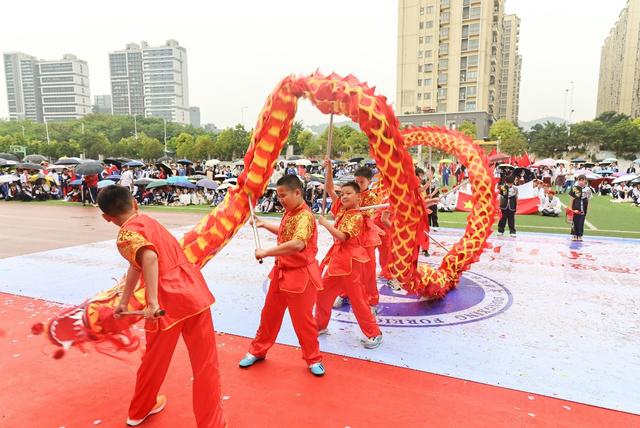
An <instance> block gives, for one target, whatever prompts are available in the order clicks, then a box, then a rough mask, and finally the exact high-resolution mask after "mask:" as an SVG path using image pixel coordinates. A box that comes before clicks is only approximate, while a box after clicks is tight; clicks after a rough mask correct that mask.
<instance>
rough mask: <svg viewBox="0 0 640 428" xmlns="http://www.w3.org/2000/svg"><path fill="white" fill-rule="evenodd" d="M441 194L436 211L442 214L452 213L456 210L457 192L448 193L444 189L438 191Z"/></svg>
mask: <svg viewBox="0 0 640 428" xmlns="http://www.w3.org/2000/svg"><path fill="white" fill-rule="evenodd" d="M440 191H441V192H442V194H443V195H442V197H441V198H440V202H438V211H444V212H453V211H455V210H456V196H457V194H458V192H457V191H454V192H449V191H448V190H447V188H446V187H443V188H442V189H440Z"/></svg>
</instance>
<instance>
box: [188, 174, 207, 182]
mask: <svg viewBox="0 0 640 428" xmlns="http://www.w3.org/2000/svg"><path fill="white" fill-rule="evenodd" d="M203 178H207V176H206V175H203V174H193V175H190V176H189V180H195V181H198V180H202V179H203Z"/></svg>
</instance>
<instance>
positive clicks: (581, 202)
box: [569, 175, 592, 241]
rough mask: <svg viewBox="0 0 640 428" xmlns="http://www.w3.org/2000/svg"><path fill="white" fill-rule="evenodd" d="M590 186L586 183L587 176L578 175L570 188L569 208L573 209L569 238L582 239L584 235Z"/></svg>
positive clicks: (573, 239)
mask: <svg viewBox="0 0 640 428" xmlns="http://www.w3.org/2000/svg"><path fill="white" fill-rule="evenodd" d="M591 196H592V193H591V188H590V187H589V186H588V185H587V177H586V176H584V175H579V176H578V177H577V178H576V184H575V185H574V186H573V187H572V188H571V191H570V192H569V197H570V198H571V201H570V202H569V208H570V209H571V210H572V211H573V223H572V226H571V240H572V241H582V235H584V221H585V219H586V217H587V207H588V206H589V199H590V198H591Z"/></svg>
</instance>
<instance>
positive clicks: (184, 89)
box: [109, 40, 190, 124]
mask: <svg viewBox="0 0 640 428" xmlns="http://www.w3.org/2000/svg"><path fill="white" fill-rule="evenodd" d="M109 63H110V70H111V94H112V100H113V101H112V102H113V114H125V115H134V114H143V115H144V116H145V117H161V118H163V119H166V120H168V121H172V122H177V123H184V124H189V123H190V115H189V84H188V70H187V51H186V49H185V48H184V47H182V46H180V45H179V44H178V42H177V41H175V40H168V41H167V42H166V44H165V45H164V46H157V47H151V46H149V44H148V43H147V42H141V44H140V45H137V44H135V43H131V44H129V45H127V48H126V50H123V51H116V52H112V53H110V54H109Z"/></svg>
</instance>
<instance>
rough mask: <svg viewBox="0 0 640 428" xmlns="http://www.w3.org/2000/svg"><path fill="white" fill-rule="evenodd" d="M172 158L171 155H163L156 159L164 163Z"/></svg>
mask: <svg viewBox="0 0 640 428" xmlns="http://www.w3.org/2000/svg"><path fill="white" fill-rule="evenodd" d="M170 160H171V158H170V157H169V156H162V157H161V158H158V159H156V162H157V163H162V162H167V161H170Z"/></svg>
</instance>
